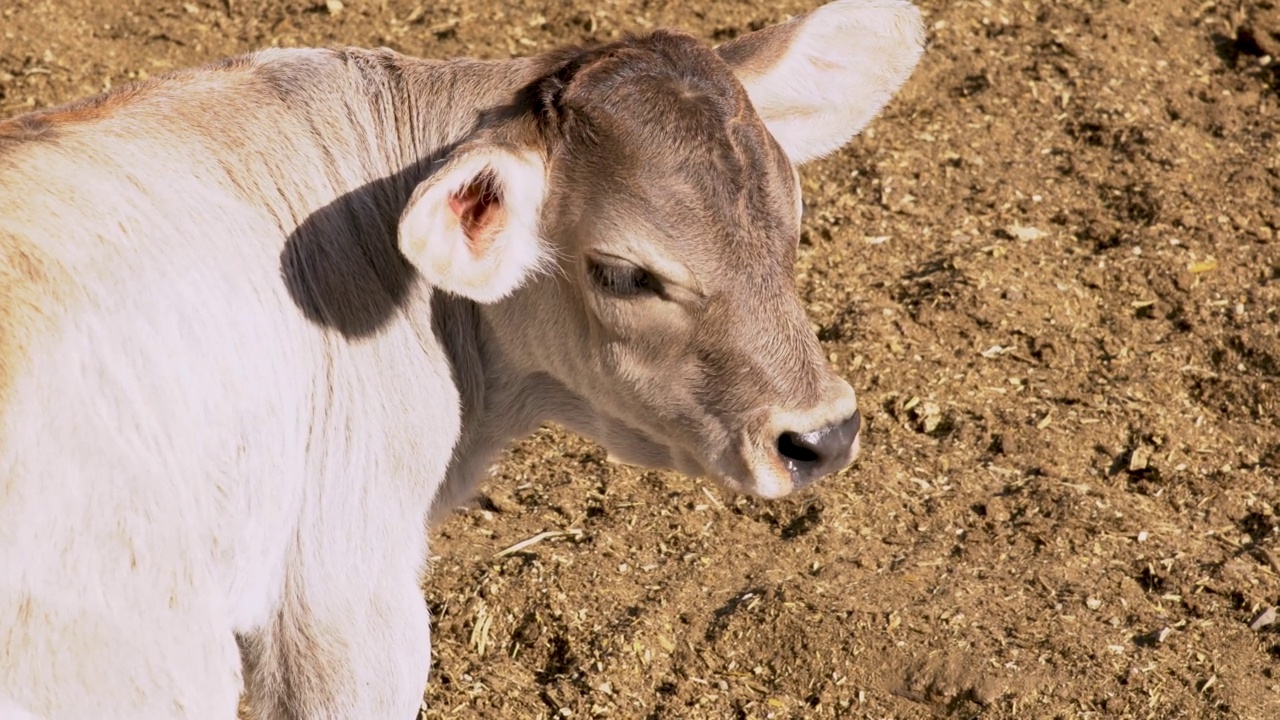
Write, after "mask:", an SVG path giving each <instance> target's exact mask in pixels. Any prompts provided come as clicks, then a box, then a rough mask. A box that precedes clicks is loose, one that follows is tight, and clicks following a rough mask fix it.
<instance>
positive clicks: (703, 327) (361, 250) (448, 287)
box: [0, 0, 922, 718]
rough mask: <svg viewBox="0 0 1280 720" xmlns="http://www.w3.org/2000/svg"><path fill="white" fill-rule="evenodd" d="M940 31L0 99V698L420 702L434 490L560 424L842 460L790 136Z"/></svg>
mask: <svg viewBox="0 0 1280 720" xmlns="http://www.w3.org/2000/svg"><path fill="white" fill-rule="evenodd" d="M921 47H922V31H921V26H920V18H919V15H918V13H917V12H916V11H915V9H914V8H913V7H911V6H910V5H909V4H908V3H906V2H902V1H901V0H843V1H842V2H835V3H831V4H829V5H827V6H824V7H822V8H820V9H818V10H816V11H815V12H813V13H811V14H809V15H807V16H803V17H801V18H798V19H794V20H792V21H790V22H787V23H784V24H781V25H778V26H775V27H771V28H767V29H765V30H761V31H759V32H755V33H752V34H749V35H745V36H743V37H741V38H738V39H737V40H734V41H733V42H730V43H728V44H725V45H723V46H721V47H719V48H718V49H714V50H713V49H711V48H708V47H706V46H704V45H702V44H700V43H699V42H697V41H695V40H694V39H692V38H691V37H689V36H687V35H682V34H678V33H675V32H669V31H659V32H655V33H652V34H648V35H643V36H636V37H628V38H626V39H623V40H620V41H618V42H614V43H611V44H607V45H603V46H599V47H595V48H592V49H567V50H561V51H557V52H553V53H549V54H545V55H540V56H537V57H531V58H523V59H515V60H509V61H501V62H476V61H467V60H457V61H451V62H433V61H423V60H417V59H412V58H408V57H404V56H401V55H398V54H396V53H393V52H390V51H387V50H377V51H365V50H351V49H348V50H268V51H263V52H259V53H255V54H252V55H248V56H244V57H240V58H235V59H231V60H227V61H224V62H221V63H218V64H216V65H213V66H209V67H206V68H202V69H199V70H192V71H184V72H178V73H175V74H172V75H169V76H166V77H164V78H160V79H156V80H152V81H149V82H145V83H142V84H139V85H136V86H133V87H131V88H128V89H124V90H118V91H116V92H114V93H111V94H108V95H105V96H100V97H98V98H95V99H92V100H88V101H83V102H80V103H77V104H73V105H69V106H64V107H61V108H57V109H54V110H49V111H44V112H40V113H35V114H30V115H26V116H23V117H19V118H16V119H13V120H9V121H7V122H3V123H0V564H2V565H3V568H4V573H3V575H0V717H4V718H14V717H19V718H30V717H39V718H80V717H94V718H152V717H182V718H186V717H205V718H232V717H234V716H235V715H236V711H237V710H236V707H237V700H238V698H239V696H240V694H241V691H242V690H244V691H245V693H246V701H247V704H248V705H249V707H250V709H251V712H252V713H253V714H254V715H255V716H259V717H281V718H285V717H291V718H330V717H332V718H388V717H401V718H410V717H413V716H414V713H415V712H416V710H417V709H418V706H419V703H420V699H421V696H422V690H423V684H424V682H425V680H426V676H427V670H428V665H429V657H430V651H429V648H430V641H429V624H428V616H427V610H426V607H425V604H424V602H423V598H422V594H421V591H420V588H419V581H420V574H421V570H422V567H423V563H424V559H425V557H426V530H425V524H426V523H425V520H426V518H427V517H428V516H429V515H432V516H436V517H438V516H440V515H441V514H442V513H444V512H447V511H448V510H449V509H450V508H451V507H453V506H454V505H455V504H456V503H457V502H459V501H460V500H461V499H464V498H465V497H467V496H468V495H469V494H470V493H471V492H472V490H473V487H474V485H475V483H476V482H477V481H478V479H479V478H480V477H481V476H482V474H483V470H484V469H485V467H486V466H487V465H489V464H490V463H491V462H493V460H494V458H495V457H496V456H497V454H498V453H499V451H500V450H501V449H502V448H503V447H504V446H505V445H506V444H508V443H509V442H511V441H512V440H513V439H516V438H518V437H520V436H522V435H524V434H526V433H528V432H530V431H531V430H533V429H534V428H536V427H537V426H538V425H539V424H541V423H543V422H545V421H555V422H559V423H562V424H564V425H565V426H567V427H569V428H572V429H575V430H576V431H578V432H581V433H583V434H584V435H586V436H588V437H591V438H594V439H595V440H597V441H599V442H600V443H601V444H602V445H603V446H604V447H605V448H607V450H608V451H609V453H610V454H611V455H613V456H614V457H615V458H617V459H619V460H621V461H625V462H630V463H635V464H640V465H644V466H648V467H655V468H672V469H676V470H679V471H681V472H685V473H689V474H694V475H707V476H711V477H714V478H716V479H717V480H719V481H720V482H722V483H723V484H724V485H726V486H728V487H730V488H733V489H737V490H741V491H745V492H749V493H754V494H756V495H759V496H763V497H777V496H781V495H784V494H786V493H788V492H790V491H792V490H793V489H795V488H799V487H803V486H804V485H807V484H808V483H810V482H812V481H813V480H814V479H816V478H818V477H819V476H822V475H824V474H828V473H831V472H833V471H835V470H838V469H840V468H842V467H844V466H845V465H847V464H848V463H849V462H850V461H851V460H852V458H853V456H854V454H855V453H856V451H857V447H858V439H857V438H858V429H859V415H858V412H857V405H856V402H855V399H854V393H853V390H852V389H851V388H850V387H849V385H848V384H847V383H846V382H844V381H843V380H841V379H840V378H838V377H837V376H835V375H834V374H833V372H832V371H831V369H830V368H829V367H828V365H827V364H826V362H825V360H824V358H823V356H822V353H821V351H820V349H819V346H818V342H817V339H816V338H815V337H814V335H813V333H812V332H811V330H810V329H809V326H808V323H807V321H806V318H805V313H804V310H803V308H802V307H801V304H800V302H799V298H798V297H797V294H796V292H795V289H794V287H793V284H792V266H793V261H794V258H795V252H796V241H797V237H798V235H799V221H800V189H799V183H798V180H797V175H796V172H795V170H794V166H795V165H797V164H799V163H803V162H805V161H807V160H810V159H812V158H815V157H818V156H820V155H822V154H824V153H827V152H830V151H832V150H834V149H836V148H839V147H840V146H842V145H843V144H844V143H846V142H847V141H848V140H849V138H850V137H851V136H853V135H854V134H855V133H856V132H857V131H858V130H859V129H860V128H861V127H863V126H864V125H865V124H866V123H867V122H868V121H869V120H870V119H871V118H872V116H873V115H874V114H875V113H876V112H877V111H878V110H879V109H880V108H881V107H882V106H883V105H884V104H885V103H886V102H887V101H888V99H889V98H890V96H891V95H892V94H893V93H894V92H895V91H896V90H897V88H898V87H899V86H900V85H901V83H902V82H903V81H904V80H905V79H906V78H907V76H908V75H909V74H910V72H911V70H912V68H913V67H914V65H915V63H916V62H917V60H918V57H919V54H920V51H921Z"/></svg>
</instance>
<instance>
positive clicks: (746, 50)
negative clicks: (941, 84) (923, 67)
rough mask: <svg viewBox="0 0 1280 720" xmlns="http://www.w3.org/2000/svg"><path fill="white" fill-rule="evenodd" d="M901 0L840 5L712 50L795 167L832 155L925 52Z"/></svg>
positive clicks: (852, 0)
mask: <svg viewBox="0 0 1280 720" xmlns="http://www.w3.org/2000/svg"><path fill="white" fill-rule="evenodd" d="M924 37H925V36H924V25H923V23H922V22H921V18H920V11H919V10H917V9H916V8H915V6H913V5H912V4H911V3H909V2H906V1H905V0H838V2H832V3H828V4H826V5H823V6H822V7H820V8H818V9H817V10H814V11H813V12H811V13H809V14H807V15H802V16H800V17H797V18H794V19H792V20H789V21H787V22H785V23H781V24H779V25H774V26H772V27H767V28H764V29H763V30H757V31H756V32H753V33H748V34H746V35H743V36H741V37H738V38H736V39H734V40H732V41H730V42H727V43H725V44H724V45H721V46H720V47H718V48H716V52H718V53H719V54H720V57H722V58H723V59H724V60H725V62H727V63H729V66H730V67H732V68H733V71H734V74H735V75H737V76H738V80H740V81H741V82H742V85H743V87H745V88H746V90H747V95H749V96H750V97H751V104H752V105H754V106H755V109H756V112H757V113H758V114H759V115H760V119H761V120H763V121H764V124H765V126H766V127H768V128H769V132H770V133H772V134H773V136H774V138H775V139H776V140H777V141H778V144H779V145H781V146H782V149H783V150H785V151H786V153H787V156H788V157H790V158H791V160H792V162H794V163H797V164H799V163H803V162H807V161H809V160H812V159H814V158H818V157H821V156H823V155H826V154H827V153H829V152H831V151H833V150H836V149H837V148H839V147H841V146H843V145H844V144H845V143H847V142H849V140H850V139H851V138H852V137H853V136H854V135H855V134H857V133H858V132H859V131H860V130H862V128H863V127H864V126H866V124H867V123H869V122H871V118H873V117H875V116H876V113H878V112H880V109H881V108H882V107H884V106H885V104H886V103H888V102H889V98H891V97H893V94H894V93H896V92H897V91H898V88H900V87H902V84H903V83H904V82H906V80H907V78H908V77H909V76H910V75H911V71H912V70H914V69H915V66H916V63H917V62H919V60H920V54H921V53H922V52H923V50H924Z"/></svg>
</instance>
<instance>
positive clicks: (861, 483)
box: [0, 0, 1280, 719]
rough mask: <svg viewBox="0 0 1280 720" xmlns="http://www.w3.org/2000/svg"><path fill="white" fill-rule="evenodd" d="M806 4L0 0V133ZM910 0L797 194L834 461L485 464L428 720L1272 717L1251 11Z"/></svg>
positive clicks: (707, 26)
mask: <svg viewBox="0 0 1280 720" xmlns="http://www.w3.org/2000/svg"><path fill="white" fill-rule="evenodd" d="M814 3H816V0H806V1H800V0H782V1H780V2H770V3H764V2H759V3H752V2H743V1H741V0H708V1H705V2H678V1H676V0H649V1H643V0H637V1H630V2H628V1H622V0H600V1H599V2H596V3H588V2H581V1H570V0H517V1H516V2H506V3H503V2H496V1H495V0H456V1H455V2H441V3H421V2H419V0H382V1H379V0H346V1H345V7H342V8H340V9H339V8H338V4H335V3H332V2H331V3H330V4H329V6H328V7H326V4H325V3H324V2H320V1H319V0H316V1H315V2H312V1H310V0H301V1H299V0H287V1H283V2H276V1H269V0H192V1H191V2H186V3H180V2H164V3H161V2H151V1H149V0H100V1H94V2H90V1H88V0H51V1H48V2H46V1H42V0H4V2H3V4H0V34H2V35H3V38H0V116H9V115H13V114H16V113H18V112H21V111H23V110H25V109H30V108H36V107H43V106H46V105H50V104H55V103H59V102H63V101H67V100H70V99H73V98H75V97H78V96H81V95H85V94H89V93H92V92H96V91H99V90H102V89H103V88H106V87H110V86H114V85H119V84H122V83H125V82H127V81H128V80H130V79H131V78H136V77H139V76H145V75H148V74H150V75H155V74H158V73H160V72H162V71H164V70H167V69H170V68H174V67H178V66H184V65H193V64H198V63H201V62H205V61H208V60H211V59H214V58H218V57H221V56H225V55H230V54H235V53H239V52H242V51H247V50H250V49H253V48H258V47H262V46H266V45H271V44H279V45H307V44H310V45H330V44H351V45H363V46H377V45H387V46H390V47H392V48H395V49H397V50H400V51H403V52H406V53H412V54H416V55H422V56H431V57H447V56H457V55H471V56H478V57H506V56H509V55H511V54H529V53H533V52H537V51H540V50H543V49H546V48H550V47H553V46H555V45H558V44H562V43H566V42H577V41H584V40H588V39H591V38H599V39H607V38H609V37H613V36H615V35H617V34H618V33H619V32H622V31H625V30H642V29H644V28H648V27H651V26H655V25H670V26H677V27H681V28H685V29H687V30H689V31H691V32H694V33H696V34H698V35H699V36H701V37H704V38H707V39H708V40H710V41H721V40H724V39H727V38H730V37H732V36H734V35H735V34H737V33H740V32H744V31H746V30H747V29H749V28H755V27H759V26H761V25H763V24H766V23H771V22H774V21H777V20H780V19H782V18H783V17H785V16H786V15H787V14H788V13H797V12H801V11H803V10H804V9H806V8H808V7H812V5H813V4H814ZM921 4H922V6H923V7H924V8H925V9H926V11H927V16H928V25H929V28H930V37H931V43H932V44H931V46H930V48H929V50H928V51H927V54H926V56H925V59H924V60H923V62H922V64H921V66H920V68H919V69H918V71H917V72H916V74H915V75H914V77H913V78H912V79H911V81H910V82H909V84H908V85H907V87H906V88H905V89H904V91H903V92H902V94H901V96H900V97H899V98H898V99H896V100H895V101H894V102H893V103H892V104H891V105H890V106H889V108H888V109H887V110H886V112H885V113H884V114H883V115H882V116H881V117H880V118H879V119H878V120H876V121H875V122H874V123H873V124H872V126H871V128H870V129H869V130H868V131H867V132H865V133H864V134H863V135H862V136H861V137H860V138H858V139H856V140H855V141H854V143H853V144H852V145H851V146H850V147H848V148H846V149H845V150H843V151H842V152H840V153H838V154H836V155H834V156H832V157H830V158H828V159H826V160H824V161H821V162H816V163H813V164H812V165H810V166H808V167H806V168H804V170H803V176H804V178H805V180H804V187H805V201H806V205H807V210H806V215H807V219H806V222H805V226H804V227H805V231H804V235H803V239H802V252H801V259H800V264H799V266H798V267H797V272H796V278H797V282H798V283H799V285H800V287H801V289H802V292H803V296H804V297H805V298H806V299H807V301H808V304H809V312H810V316H811V318H812V321H813V324H814V326H815V328H817V330H818V333H819V336H820V337H821V338H822V340H823V342H824V345H825V347H826V349H827V350H828V351H829V353H830V356H831V358H832V360H833V362H834V363H835V364H836V365H837V366H838V367H839V368H840V370H841V371H842V372H843V373H844V374H846V375H847V377H848V378H849V379H850V380H851V381H852V382H853V384H854V386H855V387H856V388H857V389H858V392H859V393H860V398H861V403H862V408H863V413H864V416H865V417H866V419H867V432H866V435H865V437H864V446H863V447H864V451H863V454H862V457H861V458H860V459H859V461H858V462H857V463H856V465H855V466H854V467H853V468H852V469H850V470H848V471H846V472H844V473H842V474H841V475H839V476H837V477H834V478H830V479H828V480H826V481H825V482H823V483H822V484H821V485H820V486H819V487H817V488H815V489H813V490H811V491H808V492H805V493H802V494H800V495H799V496H797V497H795V498H792V499H787V500H783V501H775V502H761V501H754V500H750V499H745V498H741V497H735V496H731V495H730V494H728V493H726V492H722V491H720V490H718V489H717V488H715V487H712V486H711V485H709V484H707V483H704V482H701V481H695V480H690V479H687V478H685V477H681V476H678V475H675V474H672V473H657V472H639V471H634V470H629V469H622V468H617V467H614V466H611V465H608V464H606V463H605V462H604V455H603V452H602V451H601V450H600V449H599V448H597V447H596V446H594V445H592V444H590V443H587V442H585V441H582V440H580V439H578V438H575V437H572V436H569V435H567V434H565V433H562V432H559V431H556V430H546V431H543V432H541V433H540V434H538V435H537V436H536V437H534V438H533V439H531V440H529V441H527V442H525V443H523V444H521V445H519V446H517V447H515V448H513V449H512V451H511V453H510V456H509V458H508V459H507V461H506V462H504V463H503V464H502V465H501V466H500V467H498V468H497V469H496V470H495V472H494V474H493V477H492V479H491V481H490V483H489V485H488V487H487V489H486V494H485V495H484V496H483V497H482V498H481V499H480V503H479V506H478V507H477V508H476V509H472V510H468V511H465V512H460V513H459V514H458V515H456V516H455V517H454V518H453V519H451V520H450V521H449V522H447V523H446V524H445V525H444V526H443V527H441V528H439V529H438V530H437V531H436V532H435V534H434V546H433V554H434V555H436V556H437V557H435V558H434V562H433V567H432V571H431V573H430V575H429V577H428V578H427V580H426V583H425V585H424V587H425V594H426V597H427V600H428V602H429V603H430V605H431V607H432V609H433V611H434V614H435V619H436V625H435V630H434V640H433V646H434V650H435V662H434V666H433V669H432V675H431V681H430V686H429V689H428V691H427V693H426V704H427V708H428V709H426V710H424V713H423V715H424V717H426V718H431V719H436V718H441V719H442V718H454V717H458V718H550V717H579V718H580V717H613V718H654V719H657V718H768V717H773V718H823V717H857V718H862V717H867V718H882V717H893V718H927V717H937V716H941V717H977V716H980V717H988V718H1015V717H1016V718H1050V717H1053V718H1059V717H1060V718H1076V717H1081V718H1083V717H1122V718H1148V717H1150V718H1178V717H1192V718H1199V717H1228V718H1234V717H1239V718H1276V717H1280V623H1278V624H1273V625H1269V626H1263V627H1259V628H1257V629H1251V627H1250V625H1251V624H1255V625H1256V624H1259V623H1254V620H1255V618H1256V617H1257V616H1258V615H1259V614H1260V613H1262V612H1263V611H1264V610H1266V609H1267V608H1268V607H1270V606H1273V605H1275V604H1277V603H1280V564H1278V563H1277V561H1276V559H1275V558H1276V557H1277V556H1280V530H1277V527H1278V526H1280V518H1278V514H1280V488H1278V485H1277V480H1278V479H1280V420H1278V418H1280V332H1278V328H1280V322H1278V321H1280V318H1277V312H1278V311H1280V310H1278V306H1280V139H1278V138H1277V134H1278V133H1280V95H1278V92H1277V90H1278V88H1280V3H1275V2H1263V1H1256V2H1254V1H1250V2H1227V3H1215V2H1213V0H1209V1H1208V2H1201V1H1200V0H1167V1H1162V0H1125V1H1121V0H1064V1H1061V2H1016V1H1013V0H982V1H981V2H977V1H973V2H970V1H956V2H944V1H943V0H925V1H924V2H922V3H921ZM334 10H336V12H335V11H334ZM1273 58H1274V61H1273ZM530 538H536V539H540V541H539V542H535V543H533V544H528V545H527V546H525V547H523V548H520V549H517V550H515V551H510V552H505V553H504V550H507V549H508V548H510V547H511V546H513V545H516V544H517V543H520V542H521V541H526V540H528V539H530Z"/></svg>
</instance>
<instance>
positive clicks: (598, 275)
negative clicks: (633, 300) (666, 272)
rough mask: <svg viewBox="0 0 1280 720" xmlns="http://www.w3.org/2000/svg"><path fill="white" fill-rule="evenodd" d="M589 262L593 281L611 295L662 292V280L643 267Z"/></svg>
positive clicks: (630, 295)
mask: <svg viewBox="0 0 1280 720" xmlns="http://www.w3.org/2000/svg"><path fill="white" fill-rule="evenodd" d="M587 263H588V264H587V272H588V273H589V274H590V275H591V281H592V282H594V283H595V284H596V287H598V288H600V289H601V290H603V291H605V292H607V293H609V294H610V295H615V296H617V297H637V296H639V295H661V294H662V282H661V281H660V280H658V278H657V276H655V275H654V274H653V273H651V272H649V271H648V270H645V269H644V268H642V267H636V266H635V265H627V264H623V263H617V264H613V263H608V264H606V263H603V262H600V261H598V260H588V261H587Z"/></svg>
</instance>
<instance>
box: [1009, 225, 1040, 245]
mask: <svg viewBox="0 0 1280 720" xmlns="http://www.w3.org/2000/svg"><path fill="white" fill-rule="evenodd" d="M1009 234H1010V235H1012V236H1014V237H1016V238H1018V239H1019V240H1028V241H1030V240H1039V239H1041V238H1043V237H1046V236H1047V235H1048V234H1049V233H1047V232H1045V231H1043V230H1041V229H1040V228H1037V227H1030V226H1026V225H1011V226H1009Z"/></svg>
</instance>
